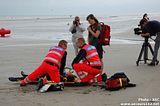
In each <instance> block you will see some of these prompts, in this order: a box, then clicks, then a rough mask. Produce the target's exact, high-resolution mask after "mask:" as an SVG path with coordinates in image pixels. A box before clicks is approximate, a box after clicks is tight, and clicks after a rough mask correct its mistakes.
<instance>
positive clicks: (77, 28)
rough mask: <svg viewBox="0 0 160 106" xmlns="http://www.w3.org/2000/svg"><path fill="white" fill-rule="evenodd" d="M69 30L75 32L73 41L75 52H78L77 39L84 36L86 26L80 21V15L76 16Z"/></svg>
mask: <svg viewBox="0 0 160 106" xmlns="http://www.w3.org/2000/svg"><path fill="white" fill-rule="evenodd" d="M69 31H70V32H71V33H72V34H73V35H72V43H73V47H74V50H75V54H76V55H77V54H78V48H77V46H76V39H77V38H82V37H83V35H82V34H83V32H84V31H85V28H84V26H83V24H82V23H80V18H79V17H78V16H76V17H75V19H74V21H73V24H72V26H71V27H70V29H69Z"/></svg>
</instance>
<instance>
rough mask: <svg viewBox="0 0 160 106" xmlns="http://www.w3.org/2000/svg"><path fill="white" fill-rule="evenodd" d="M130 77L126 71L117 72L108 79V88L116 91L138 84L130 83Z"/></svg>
mask: <svg viewBox="0 0 160 106" xmlns="http://www.w3.org/2000/svg"><path fill="white" fill-rule="evenodd" d="M129 82H130V80H129V78H128V77H127V76H126V75H125V73H124V72H119V73H115V74H114V75H113V76H111V77H110V78H109V79H107V80H106V90H110V91H114V90H119V89H121V88H126V87H135V86H136V84H132V83H129Z"/></svg>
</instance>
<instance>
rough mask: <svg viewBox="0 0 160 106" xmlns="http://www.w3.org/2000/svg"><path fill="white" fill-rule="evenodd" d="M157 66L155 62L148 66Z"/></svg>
mask: <svg viewBox="0 0 160 106" xmlns="http://www.w3.org/2000/svg"><path fill="white" fill-rule="evenodd" d="M155 65H156V63H153V62H151V63H149V64H148V66H155Z"/></svg>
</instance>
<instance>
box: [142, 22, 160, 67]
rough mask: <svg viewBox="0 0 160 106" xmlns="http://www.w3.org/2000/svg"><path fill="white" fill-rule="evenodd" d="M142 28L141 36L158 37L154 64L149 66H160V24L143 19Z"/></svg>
mask: <svg viewBox="0 0 160 106" xmlns="http://www.w3.org/2000/svg"><path fill="white" fill-rule="evenodd" d="M140 26H141V29H142V34H141V35H142V36H143V37H149V36H156V39H155V45H154V53H153V58H152V62H151V63H150V64H148V65H149V66H155V65H158V63H159V61H158V60H157V56H158V49H159V46H160V22H159V21H155V20H154V21H148V20H146V19H142V20H141V21H140Z"/></svg>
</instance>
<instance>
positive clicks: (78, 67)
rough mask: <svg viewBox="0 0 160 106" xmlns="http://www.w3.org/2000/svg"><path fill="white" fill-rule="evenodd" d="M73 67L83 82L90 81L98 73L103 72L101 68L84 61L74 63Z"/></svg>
mask: <svg viewBox="0 0 160 106" xmlns="http://www.w3.org/2000/svg"><path fill="white" fill-rule="evenodd" d="M73 68H74V70H75V71H76V73H77V75H78V76H79V78H80V79H81V82H90V80H92V79H94V78H95V76H96V75H98V74H100V73H101V70H100V69H96V68H93V67H91V66H90V65H87V64H83V63H78V64H74V65H73ZM86 73H87V74H86ZM97 81H102V78H101V77H98V79H97Z"/></svg>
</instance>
